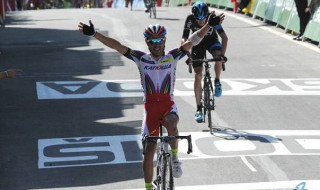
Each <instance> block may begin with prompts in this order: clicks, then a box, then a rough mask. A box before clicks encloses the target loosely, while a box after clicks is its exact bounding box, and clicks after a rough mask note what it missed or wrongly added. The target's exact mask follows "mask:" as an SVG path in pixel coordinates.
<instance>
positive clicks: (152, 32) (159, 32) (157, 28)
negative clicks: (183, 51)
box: [143, 24, 167, 38]
mask: <svg viewBox="0 0 320 190" xmlns="http://www.w3.org/2000/svg"><path fill="white" fill-rule="evenodd" d="M166 34H167V30H166V29H165V27H164V26H162V25H160V24H155V25H151V24H150V25H149V26H148V27H147V28H146V29H145V30H144V33H143V35H144V37H145V38H149V37H151V36H165V35H166Z"/></svg>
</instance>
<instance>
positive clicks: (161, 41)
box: [147, 38, 165, 45]
mask: <svg viewBox="0 0 320 190" xmlns="http://www.w3.org/2000/svg"><path fill="white" fill-rule="evenodd" d="M164 41H165V39H164V38H154V39H148V40H147V42H148V43H149V44H152V45H161V44H164Z"/></svg>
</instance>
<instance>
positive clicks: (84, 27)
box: [78, 20, 96, 36]
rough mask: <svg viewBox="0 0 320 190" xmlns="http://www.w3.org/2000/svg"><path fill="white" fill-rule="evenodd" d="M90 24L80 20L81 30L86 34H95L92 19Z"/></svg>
mask: <svg viewBox="0 0 320 190" xmlns="http://www.w3.org/2000/svg"><path fill="white" fill-rule="evenodd" d="M89 24H90V26H88V25H86V24H83V23H82V22H80V23H79V25H78V27H79V31H80V32H82V33H83V34H84V35H87V36H94V35H95V34H96V31H95V30H94V26H93V24H92V22H91V20H89Z"/></svg>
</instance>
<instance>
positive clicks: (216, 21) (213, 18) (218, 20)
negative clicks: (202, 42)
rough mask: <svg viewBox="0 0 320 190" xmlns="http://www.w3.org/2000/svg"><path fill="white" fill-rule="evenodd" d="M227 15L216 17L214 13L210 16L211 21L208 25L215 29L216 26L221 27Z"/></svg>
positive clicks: (209, 20)
mask: <svg viewBox="0 0 320 190" xmlns="http://www.w3.org/2000/svg"><path fill="white" fill-rule="evenodd" d="M224 17H225V15H224V14H223V13H221V14H220V15H218V16H215V15H214V13H211V14H210V15H209V19H208V25H209V26H210V27H214V26H216V25H219V24H221V23H222V22H223V20H224Z"/></svg>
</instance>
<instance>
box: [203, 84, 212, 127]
mask: <svg viewBox="0 0 320 190" xmlns="http://www.w3.org/2000/svg"><path fill="white" fill-rule="evenodd" d="M212 94H213V87H212V83H211V80H205V81H204V86H203V96H204V98H203V104H204V106H203V107H204V113H205V115H204V116H205V117H206V115H207V123H208V127H209V129H210V132H211V131H212V118H211V111H212V110H213V107H214V105H213V99H212V98H211V95H212Z"/></svg>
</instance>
